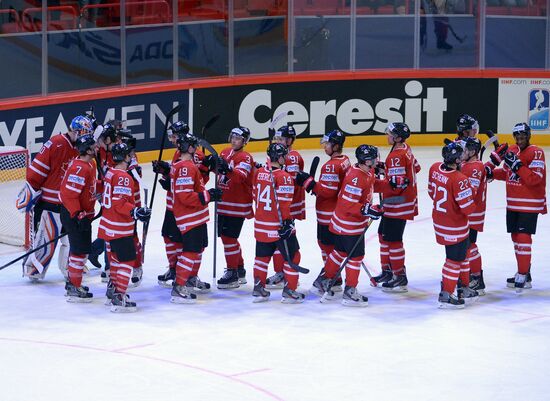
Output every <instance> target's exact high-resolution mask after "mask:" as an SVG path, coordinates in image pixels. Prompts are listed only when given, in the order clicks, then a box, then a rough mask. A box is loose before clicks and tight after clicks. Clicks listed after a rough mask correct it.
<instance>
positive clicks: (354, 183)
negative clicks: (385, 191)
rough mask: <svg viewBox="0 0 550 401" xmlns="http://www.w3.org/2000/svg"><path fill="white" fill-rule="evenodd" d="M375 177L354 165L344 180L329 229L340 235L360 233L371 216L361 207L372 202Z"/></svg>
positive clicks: (370, 172)
mask: <svg viewBox="0 0 550 401" xmlns="http://www.w3.org/2000/svg"><path fill="white" fill-rule="evenodd" d="M374 184H375V177H374V174H373V172H372V171H369V172H368V173H367V172H365V171H363V170H361V169H360V168H359V167H358V166H353V167H351V168H350V169H349V171H348V173H347V174H346V176H345V177H344V180H343V181H342V189H341V190H340V193H339V195H338V201H337V203H336V209H335V210H334V213H333V214H332V218H331V220H330V227H329V230H330V231H331V232H333V233H335V234H338V235H360V234H361V233H362V232H363V230H364V229H365V227H366V226H367V223H368V221H369V218H368V217H366V216H363V214H362V213H361V208H362V207H363V205H365V204H366V203H371V202H372V195H373V192H374Z"/></svg>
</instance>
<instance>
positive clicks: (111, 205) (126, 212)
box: [97, 168, 135, 241]
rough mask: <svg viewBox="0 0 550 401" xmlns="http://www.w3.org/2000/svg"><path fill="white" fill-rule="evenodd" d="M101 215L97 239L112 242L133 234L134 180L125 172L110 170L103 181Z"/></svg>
mask: <svg viewBox="0 0 550 401" xmlns="http://www.w3.org/2000/svg"><path fill="white" fill-rule="evenodd" d="M103 184H104V188H103V214H102V215H101V220H100V222H99V231H98V234H97V236H98V238H101V239H104V240H106V241H112V240H114V239H117V238H124V237H130V236H132V235H133V234H134V219H133V218H132V216H131V215H130V212H131V211H132V209H133V208H134V207H135V203H134V180H133V178H132V177H131V176H130V174H128V172H127V171H124V170H121V169H118V168H110V169H109V170H108V171H107V172H106V173H105V179H104V180H103Z"/></svg>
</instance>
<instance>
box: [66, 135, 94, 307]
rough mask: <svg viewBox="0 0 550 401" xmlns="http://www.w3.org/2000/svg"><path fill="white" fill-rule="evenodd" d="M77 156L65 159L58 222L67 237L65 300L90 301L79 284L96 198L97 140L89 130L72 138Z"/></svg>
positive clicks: (87, 248)
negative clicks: (68, 248)
mask: <svg viewBox="0 0 550 401" xmlns="http://www.w3.org/2000/svg"><path fill="white" fill-rule="evenodd" d="M76 149H77V150H78V152H79V153H80V156H79V157H78V158H76V159H74V160H72V161H71V162H70V163H69V166H68V167H67V171H66V173H65V176H64V178H63V181H62V182H61V186H60V188H59V200H60V201H61V223H62V224H63V228H64V229H65V231H66V232H67V234H68V237H69V247H70V253H69V264H68V280H67V284H66V286H65V289H66V290H67V293H66V296H67V302H92V296H93V295H92V293H91V292H89V291H88V287H85V286H82V273H83V271H84V264H85V262H86V259H87V257H88V254H89V253H90V248H91V244H92V218H93V217H94V206H95V201H96V196H95V195H96V194H95V191H96V187H95V184H96V166H95V164H94V163H93V162H92V160H94V158H95V155H96V152H97V144H96V141H95V140H94V137H93V135H92V134H85V135H81V136H79V137H78V138H76Z"/></svg>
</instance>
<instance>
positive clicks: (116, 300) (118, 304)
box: [111, 292, 137, 313]
mask: <svg viewBox="0 0 550 401" xmlns="http://www.w3.org/2000/svg"><path fill="white" fill-rule="evenodd" d="M111 312H114V313H132V312H137V305H136V303H135V302H132V301H130V296H129V295H128V294H123V293H121V292H115V294H114V296H113V299H112V300H111Z"/></svg>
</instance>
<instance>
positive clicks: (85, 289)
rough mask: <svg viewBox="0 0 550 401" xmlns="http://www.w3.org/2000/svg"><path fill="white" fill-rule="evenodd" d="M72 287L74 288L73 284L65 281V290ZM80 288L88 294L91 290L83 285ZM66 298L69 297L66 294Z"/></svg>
mask: <svg viewBox="0 0 550 401" xmlns="http://www.w3.org/2000/svg"><path fill="white" fill-rule="evenodd" d="M70 286H72V284H71V282H70V281H65V290H68V289H69V287H70ZM80 288H82V289H84V291H86V292H88V291H90V288H89V287H87V286H85V285H81V286H80ZM65 296H67V294H65Z"/></svg>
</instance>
